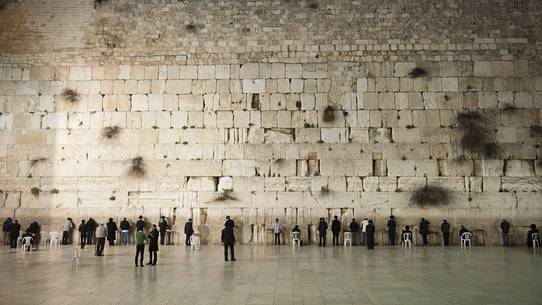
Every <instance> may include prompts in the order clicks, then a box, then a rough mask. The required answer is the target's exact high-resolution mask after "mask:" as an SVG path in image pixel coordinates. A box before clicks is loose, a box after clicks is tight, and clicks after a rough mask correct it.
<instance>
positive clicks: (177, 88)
mask: <svg viewBox="0 0 542 305" xmlns="http://www.w3.org/2000/svg"><path fill="white" fill-rule="evenodd" d="M191 92H192V81H191V80H185V79H183V80H167V81H166V90H165V93H167V94H189V93H191Z"/></svg>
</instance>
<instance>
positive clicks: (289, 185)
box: [285, 177, 311, 192]
mask: <svg viewBox="0 0 542 305" xmlns="http://www.w3.org/2000/svg"><path fill="white" fill-rule="evenodd" d="M285 182H286V191H289V192H304V191H309V190H310V187H311V178H310V177H286V179H285Z"/></svg>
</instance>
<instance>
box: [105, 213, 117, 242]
mask: <svg viewBox="0 0 542 305" xmlns="http://www.w3.org/2000/svg"><path fill="white" fill-rule="evenodd" d="M116 239H117V223H116V222H114V221H113V218H109V222H108V223H107V240H108V241H109V245H110V246H114V245H115V240H116Z"/></svg>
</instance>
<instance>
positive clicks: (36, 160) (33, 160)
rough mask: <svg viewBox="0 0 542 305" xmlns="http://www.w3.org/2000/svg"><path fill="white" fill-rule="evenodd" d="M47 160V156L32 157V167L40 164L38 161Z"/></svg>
mask: <svg viewBox="0 0 542 305" xmlns="http://www.w3.org/2000/svg"><path fill="white" fill-rule="evenodd" d="M45 161H47V158H36V159H32V160H30V167H34V166H36V165H38V163H40V162H45Z"/></svg>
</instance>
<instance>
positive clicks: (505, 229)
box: [501, 218, 510, 247]
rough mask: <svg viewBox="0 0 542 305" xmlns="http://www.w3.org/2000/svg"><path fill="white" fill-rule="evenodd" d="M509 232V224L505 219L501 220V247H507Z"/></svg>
mask: <svg viewBox="0 0 542 305" xmlns="http://www.w3.org/2000/svg"><path fill="white" fill-rule="evenodd" d="M509 232H510V223H509V222H508V221H506V219H504V218H503V219H502V222H501V235H502V245H503V247H508V244H509V243H510V242H509V239H508V233H509Z"/></svg>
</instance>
